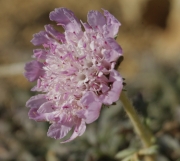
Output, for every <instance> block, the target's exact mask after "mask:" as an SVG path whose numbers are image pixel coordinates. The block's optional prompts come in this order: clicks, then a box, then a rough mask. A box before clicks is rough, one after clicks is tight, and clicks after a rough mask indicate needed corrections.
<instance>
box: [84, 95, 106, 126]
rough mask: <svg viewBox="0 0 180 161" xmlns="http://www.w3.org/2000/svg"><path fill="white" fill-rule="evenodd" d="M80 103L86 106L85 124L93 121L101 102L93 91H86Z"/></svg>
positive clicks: (97, 115)
mask: <svg viewBox="0 0 180 161" xmlns="http://www.w3.org/2000/svg"><path fill="white" fill-rule="evenodd" d="M81 103H82V104H83V106H85V107H86V111H84V117H85V121H86V123H87V124H90V123H92V122H94V121H95V120H96V119H97V118H98V117H99V114H100V110H101V106H102V103H101V102H100V100H99V99H98V98H97V97H96V95H95V94H94V93H93V92H87V93H86V94H85V95H84V96H83V97H82V99H81Z"/></svg>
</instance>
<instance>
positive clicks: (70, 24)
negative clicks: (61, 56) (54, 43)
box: [49, 8, 81, 32]
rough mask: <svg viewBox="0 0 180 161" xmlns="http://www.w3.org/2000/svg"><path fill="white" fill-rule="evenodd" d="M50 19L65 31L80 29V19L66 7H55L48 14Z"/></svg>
mask: <svg viewBox="0 0 180 161" xmlns="http://www.w3.org/2000/svg"><path fill="white" fill-rule="evenodd" d="M49 17H50V20H51V21H56V22H57V23H58V25H62V26H63V27H64V28H65V30H66V31H70V32H79V31H81V24H80V21H79V20H78V19H77V18H76V17H75V15H74V13H73V12H72V11H70V10H68V9H66V8H56V9H55V10H54V11H52V12H51V13H50V15H49Z"/></svg>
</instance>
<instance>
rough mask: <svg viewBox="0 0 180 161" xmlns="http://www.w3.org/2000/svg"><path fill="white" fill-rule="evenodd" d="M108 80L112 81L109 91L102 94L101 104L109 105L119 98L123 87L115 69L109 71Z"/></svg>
mask: <svg viewBox="0 0 180 161" xmlns="http://www.w3.org/2000/svg"><path fill="white" fill-rule="evenodd" d="M109 77H110V78H109V81H110V82H113V84H112V87H111V89H110V91H109V92H108V93H107V94H105V95H103V96H104V97H103V104H105V105H111V104H112V103H113V102H116V101H117V100H118V99H119V96H120V93H121V91H122V88H123V80H122V77H121V76H120V75H119V73H118V72H117V71H115V70H113V71H111V72H110V76H109Z"/></svg>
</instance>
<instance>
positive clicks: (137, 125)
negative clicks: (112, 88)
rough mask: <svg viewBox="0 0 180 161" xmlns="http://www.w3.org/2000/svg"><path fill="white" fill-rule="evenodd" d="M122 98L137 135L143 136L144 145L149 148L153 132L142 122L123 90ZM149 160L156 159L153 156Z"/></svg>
mask: <svg viewBox="0 0 180 161" xmlns="http://www.w3.org/2000/svg"><path fill="white" fill-rule="evenodd" d="M120 100H121V102H122V104H123V106H124V109H125V111H126V113H127V115H128V116H129V118H130V120H131V122H132V124H133V126H134V129H135V131H136V133H137V135H139V137H140V138H141V140H142V143H143V145H144V147H145V148H148V147H150V146H152V144H153V136H152V134H151V133H150V131H149V130H148V129H147V128H146V127H145V126H144V125H143V123H142V122H141V120H140V118H139V116H138V114H137V112H136V111H135V109H134V107H133V105H132V103H131V102H130V100H129V99H128V97H127V95H126V93H125V92H124V91H122V93H121V96H120ZM149 157H151V156H149ZM148 160H152V161H153V160H154V159H153V157H152V158H149V159H148Z"/></svg>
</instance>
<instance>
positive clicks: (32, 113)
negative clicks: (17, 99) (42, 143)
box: [28, 108, 57, 122]
mask: <svg viewBox="0 0 180 161" xmlns="http://www.w3.org/2000/svg"><path fill="white" fill-rule="evenodd" d="M37 110H38V108H31V109H30V110H29V112H28V116H29V118H30V119H32V120H35V121H51V122H52V121H56V119H57V118H56V117H55V116H54V113H43V114H40V113H38V112H37Z"/></svg>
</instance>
